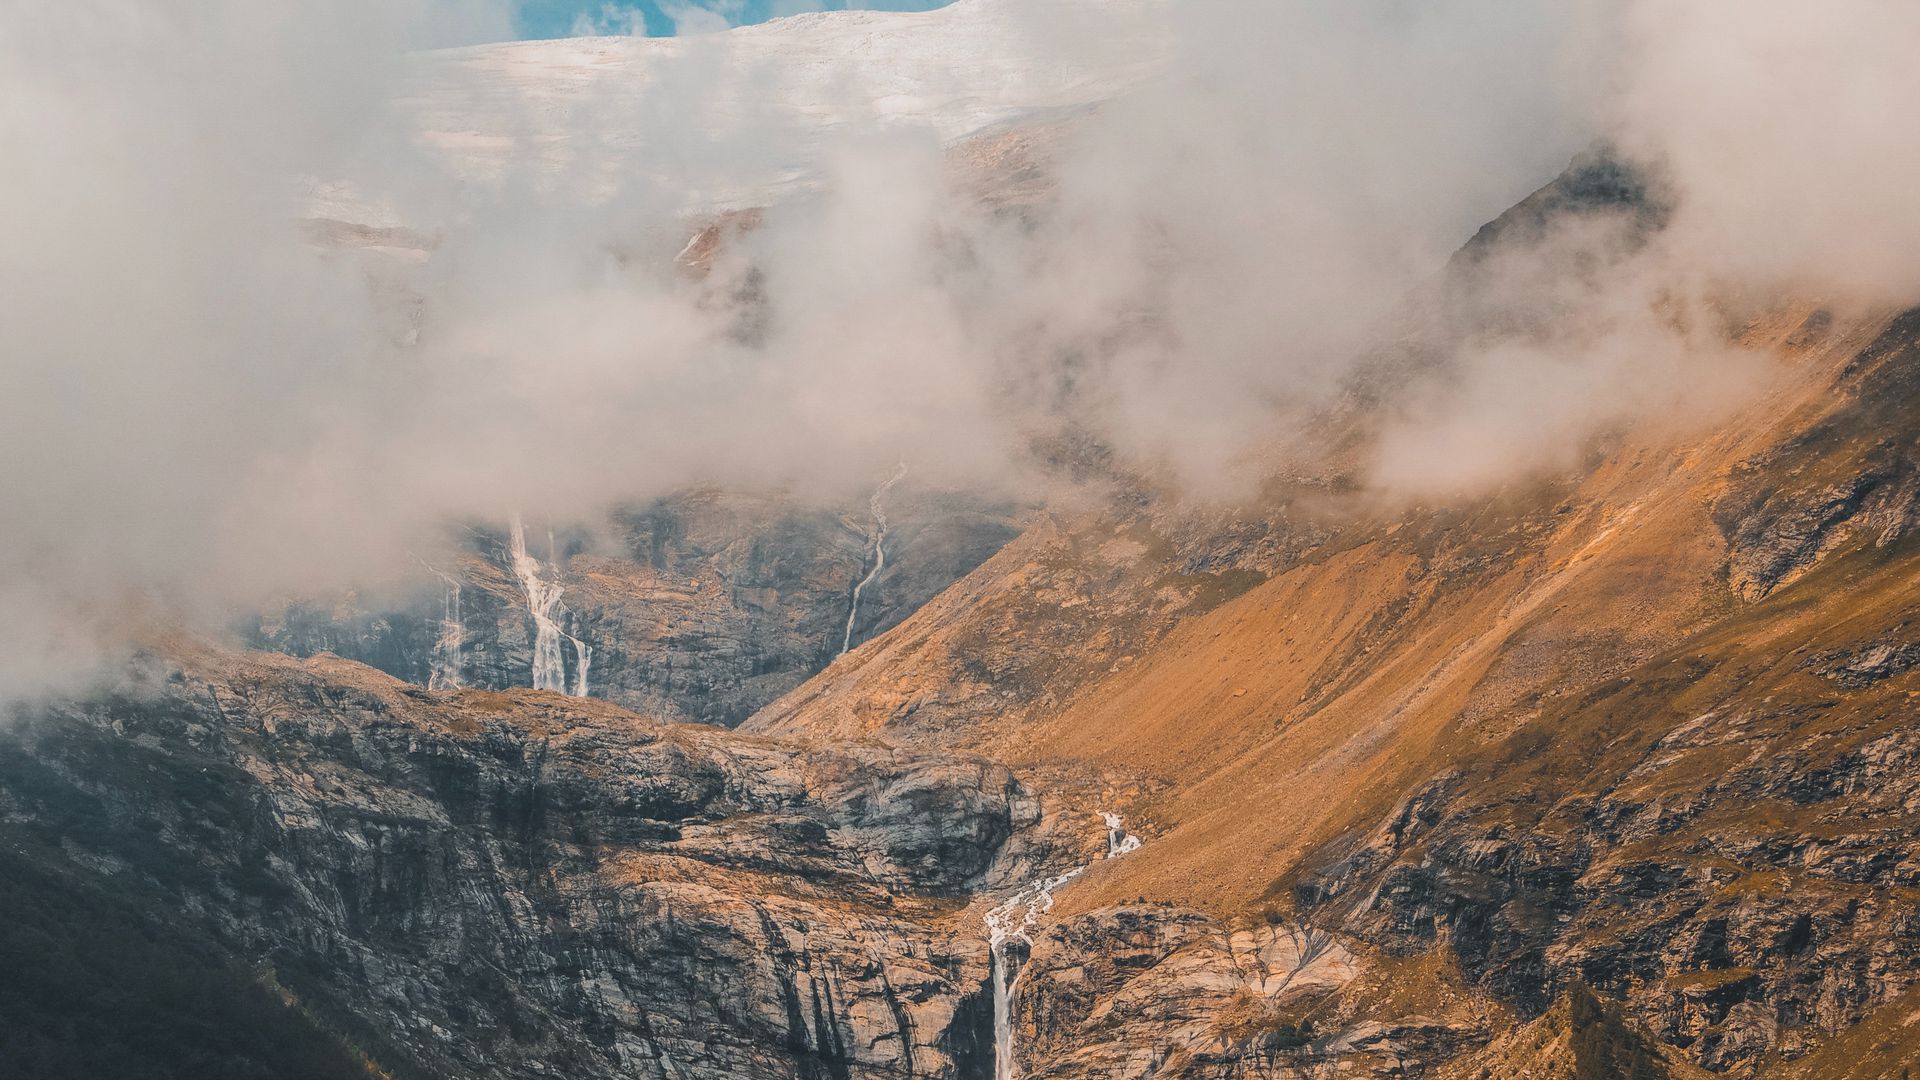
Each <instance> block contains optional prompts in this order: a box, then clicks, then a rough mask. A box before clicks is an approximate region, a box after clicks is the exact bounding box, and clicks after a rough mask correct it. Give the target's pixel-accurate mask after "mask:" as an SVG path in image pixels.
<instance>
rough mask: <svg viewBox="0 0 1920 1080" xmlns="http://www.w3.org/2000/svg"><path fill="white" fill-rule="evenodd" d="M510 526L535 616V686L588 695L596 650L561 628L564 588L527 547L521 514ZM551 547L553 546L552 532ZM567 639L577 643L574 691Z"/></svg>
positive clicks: (516, 569)
mask: <svg viewBox="0 0 1920 1080" xmlns="http://www.w3.org/2000/svg"><path fill="white" fill-rule="evenodd" d="M509 526H510V530H509V532H510V536H509V542H510V545H511V547H510V553H511V555H512V557H513V575H514V577H516V578H519V579H520V588H521V590H522V591H523V592H525V593H526V594H527V611H528V612H530V613H531V614H532V615H533V688H534V689H535V690H556V691H559V692H560V693H562V694H568V693H570V694H572V695H573V696H575V697H586V696H587V671H588V669H589V668H590V667H591V666H592V664H593V650H592V649H590V648H588V647H587V645H586V643H585V642H583V641H581V640H580V639H579V638H577V637H575V636H573V635H572V634H569V633H567V632H566V631H564V630H562V629H560V614H561V612H563V611H565V610H566V609H565V607H564V606H562V605H561V603H560V594H561V592H562V591H563V590H562V588H561V586H560V584H559V583H558V582H553V581H548V580H547V579H546V576H545V574H544V573H543V568H542V567H541V565H540V560H539V559H538V558H536V557H535V556H534V555H533V554H532V553H530V552H529V551H528V550H527V529H526V525H525V524H524V523H523V522H521V520H520V515H519V514H514V515H512V517H511V518H509ZM547 547H548V549H549V550H551V549H552V547H553V538H552V536H551V535H549V536H548V538H547ZM563 638H564V639H565V640H567V641H568V642H570V643H572V645H573V654H574V671H575V673H576V685H575V688H574V689H572V690H569V689H567V660H566V654H565V653H564V651H563V650H562V649H561V647H560V642H561V639H563Z"/></svg>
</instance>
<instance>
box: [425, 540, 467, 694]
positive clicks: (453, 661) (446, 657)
mask: <svg viewBox="0 0 1920 1080" xmlns="http://www.w3.org/2000/svg"><path fill="white" fill-rule="evenodd" d="M421 565H422V566H425V567H426V568H427V569H428V570H430V571H432V572H433V574H434V576H435V577H438V578H439V579H440V580H441V581H442V582H444V583H445V584H446V586H447V591H446V593H445V594H444V595H443V596H442V597H441V598H440V636H439V637H437V638H435V639H434V642H433V655H432V657H431V658H429V660H428V667H427V689H429V690H458V689H459V688H460V687H462V686H464V685H465V684H466V679H465V676H464V674H463V672H464V670H465V661H464V658H463V657H462V655H461V651H462V649H463V648H464V647H465V646H466V643H467V624H466V619H465V618H464V617H463V615H462V613H461V610H460V579H459V578H456V577H454V576H453V575H452V574H448V573H446V572H444V571H441V570H439V569H436V568H435V567H433V566H432V565H431V564H428V563H426V562H424V561H423V562H422V563H421Z"/></svg>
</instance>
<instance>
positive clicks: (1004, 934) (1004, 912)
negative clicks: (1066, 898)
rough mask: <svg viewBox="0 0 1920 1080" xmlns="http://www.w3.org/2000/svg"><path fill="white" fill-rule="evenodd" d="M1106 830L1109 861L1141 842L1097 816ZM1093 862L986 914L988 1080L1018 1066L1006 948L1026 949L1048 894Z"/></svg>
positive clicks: (1013, 1077) (1013, 974)
mask: <svg viewBox="0 0 1920 1080" xmlns="http://www.w3.org/2000/svg"><path fill="white" fill-rule="evenodd" d="M1100 820H1101V821H1102V822H1103V823H1104V824H1105V825H1106V827H1107V853H1106V855H1105V856H1104V857H1105V858H1108V859H1117V858H1119V857H1120V856H1122V855H1126V854H1128V853H1130V852H1133V851H1136V850H1138V849H1139V847H1140V843H1141V840H1140V838H1139V837H1137V836H1134V835H1133V834H1132V833H1129V832H1127V831H1126V829H1125V828H1124V827H1123V824H1122V822H1121V819H1120V815H1118V814H1114V813H1109V812H1102V813H1101V815H1100ZM1092 865H1093V864H1092V863H1087V864H1086V865H1084V866H1076V867H1074V868H1073V869H1071V870H1068V871H1066V872H1065V873H1062V874H1056V875H1055V876H1053V877H1049V878H1043V879H1041V880H1039V881H1032V882H1028V883H1027V884H1025V885H1022V886H1020V887H1019V888H1017V889H1015V890H1014V891H1013V893H1012V894H1011V895H1009V896H1008V897H1007V899H1005V900H1004V901H1002V902H1001V903H1000V904H999V905H998V906H997V907H994V908H993V909H991V910H990V911H988V912H987V915H986V924H987V952H988V957H989V965H990V966H991V968H992V972H991V977H992V980H993V1078H994V1080H1019V1075H1020V1066H1019V1062H1018V1060H1017V1059H1016V1057H1015V1056H1014V1047H1013V992H1014V990H1015V989H1017V988H1018V987H1019V985H1020V974H1021V973H1020V972H1018V971H1012V970H1011V966H1012V965H1011V961H1010V960H1009V958H1008V951H1007V945H1008V943H1010V942H1013V941H1019V942H1020V943H1021V944H1023V945H1025V946H1027V948H1029V949H1031V948H1032V947H1033V930H1034V928H1035V927H1036V926H1038V925H1039V924H1040V920H1041V919H1043V918H1045V917H1046V915H1047V913H1048V912H1050V911H1052V910H1053V894H1054V891H1055V890H1057V889H1059V888H1060V887H1061V886H1062V885H1065V884H1066V883H1067V882H1069V881H1072V880H1073V879H1074V878H1077V877H1079V876H1080V875H1081V874H1084V873H1086V872H1087V869H1088V867H1090V866H1092Z"/></svg>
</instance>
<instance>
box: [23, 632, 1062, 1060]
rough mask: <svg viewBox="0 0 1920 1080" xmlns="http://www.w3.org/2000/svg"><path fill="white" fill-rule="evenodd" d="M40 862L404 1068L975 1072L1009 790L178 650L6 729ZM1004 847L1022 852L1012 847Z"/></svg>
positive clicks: (985, 1048) (1016, 801) (535, 703)
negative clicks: (979, 917) (988, 913)
mask: <svg viewBox="0 0 1920 1080" xmlns="http://www.w3.org/2000/svg"><path fill="white" fill-rule="evenodd" d="M0 738H4V740H5V742H6V744H7V745H6V746H5V748H4V750H3V751H0V758H3V759H4V764H0V816H3V818H4V823H5V824H4V831H5V833H6V835H7V837H8V838H10V840H11V841H14V842H18V843H22V844H28V843H36V842H37V843H42V844H46V845H54V846H57V848H58V849H59V850H61V851H62V852H63V853H64V855H65V857H66V858H67V859H69V860H72V861H74V862H77V863H79V864H81V865H84V866H86V867H88V868H90V869H92V870H94V871H96V872H98V873H99V874H100V875H102V877H103V878H104V879H105V880H106V881H107V882H108V884H109V885H110V886H112V887H115V888H120V889H122V890H123V891H124V890H134V889H136V888H138V889H146V890H151V891H154V892H156V893H157V894H158V895H160V896H161V897H163V899H162V901H161V904H162V906H164V907H166V908H168V909H170V910H172V911H174V912H177V913H180V916H181V918H183V919H185V920H187V921H188V922H190V923H192V924H195V927H196V929H197V930H200V931H204V932H207V933H210V934H211V935H213V936H214V937H215V938H216V939H217V940H219V941H221V942H222V943H224V944H225V946H226V947H227V948H229V949H231V950H233V952H234V953H235V954H237V955H238V956H240V957H242V958H245V959H246V960H248V961H249V962H251V963H254V964H257V965H264V966H265V967H267V968H270V969H271V971H272V972H273V973H274V978H275V979H276V980H277V982H278V983H279V984H281V985H285V986H289V987H292V988H293V990H294V991H295V992H296V993H298V994H299V995H302V996H303V997H306V998H309V999H311V1000H312V1001H313V1002H314V1003H315V1005H316V1007H325V1008H326V1009H327V1010H329V1011H330V1012H332V1013H334V1014H338V1015H344V1016H347V1017H350V1018H351V1019H352V1020H353V1021H354V1022H355V1023H357V1024H358V1025H360V1026H362V1027H364V1028H365V1029H368V1030H372V1031H377V1032H380V1033H382V1036H383V1038H384V1040H385V1042H386V1043H387V1044H388V1046H389V1047H390V1048H392V1049H391V1052H392V1053H393V1054H395V1055H396V1056H397V1057H398V1058H399V1060H395V1061H391V1062H384V1061H383V1062H382V1064H383V1065H390V1066H392V1067H396V1068H402V1069H403V1070H405V1069H411V1070H414V1071H415V1072H416V1073H418V1074H424V1075H437V1076H471V1077H509V1076H513V1077H519V1076H546V1075H551V1076H567V1077H590V1076H606V1077H615V1076H621V1077H627V1076H631V1077H655V1076H671V1077H690V1078H697V1077H716V1078H717V1077H767V1078H775V1077H779V1078H788V1077H795V1076H802V1077H882V1076H894V1077H906V1076H915V1077H921V1076H924V1077H953V1078H961V1077H984V1076H987V1075H989V1072H988V1070H989V1069H990V1062H991V1047H990V1045H989V1044H990V1042H991V1030H992V1028H991V1019H990V1015H989V1014H988V1012H987V1011H986V1009H987V1002H986V998H985V997H984V996H983V994H982V990H983V987H984V986H985V984H986V980H987V955H986V947H985V944H984V942H983V941H982V940H980V937H979V934H978V928H977V924H976V923H975V922H974V921H973V920H971V919H970V918H967V917H965V916H963V915H961V914H960V909H961V908H962V907H963V906H964V904H965V901H966V898H967V896H968V895H969V894H970V892H971V890H973V889H975V888H978V887H980V886H981V885H982V884H983V883H986V882H988V881H991V880H994V875H995V867H996V865H997V864H998V863H1001V862H1004V861H1006V860H1007V859H1009V858H1010V857H1011V856H1012V852H1010V850H1009V839H1010V838H1011V837H1013V836H1014V835H1015V834H1016V832H1018V831H1022V830H1026V829H1029V828H1030V827H1031V826H1033V825H1034V824H1035V823H1036V822H1037V820H1038V819H1039V817H1040V809H1039V805H1038V804H1037V803H1036V802H1035V800H1034V799H1033V798H1032V797H1030V796H1029V795H1028V794H1027V793H1026V792H1025V790H1024V789H1023V788H1022V787H1021V786H1020V785H1019V784H1018V783H1017V782H1016V781H1015V780H1014V778H1013V777H1012V775H1011V774H1010V773H1008V772H1007V771H1006V770H1005V769H1004V768H1002V767H1000V766H997V765H993V764H989V763H986V762H982V761H979V760H969V759H961V758H942V757H929V756H914V755H907V754H902V753H896V752H893V751H888V750H884V749H871V748H848V749H844V750H841V751H833V752H828V751H807V752H796V751H795V750H794V749H793V748H791V747H787V746H782V745H779V744H776V743H771V742H767V741H763V740H757V739H748V738H745V737H740V736H734V735H730V734H727V733H724V732H718V731H713V730H711V729H704V728H698V727H691V728H690V727H685V726H669V725H662V724H658V723H654V722H651V721H646V720H642V719H640V718H638V717H635V716H633V715H630V714H628V713H625V712H622V711H620V710H618V709H614V708H612V707H610V706H605V705H601V704H598V703H593V702H578V701H574V700H571V699H566V698H562V697H559V696H557V695H552V694H546V693H534V692H522V693H515V694H506V695H503V694H491V693H484V692H473V691H468V692H462V693H458V694H440V693H431V692H427V691H423V690H418V689H415V688H409V687H406V686H404V685H403V684H399V683H396V682H394V681H392V680H390V679H388V678H386V677H385V676H381V675H378V674H376V673H373V672H370V671H368V670H367V669H365V668H361V667H360V666H358V665H354V664H348V663H345V662H342V661H333V660H318V661H309V662H306V663H305V664H302V663H299V662H296V661H292V660H286V659H275V658H271V657H268V658H260V659H239V658H233V657H225V656H217V655H203V656H199V657H196V658H195V659H193V660H191V661H190V662H189V663H187V664H186V665H184V666H173V665H170V664H162V663H159V662H157V661H156V662H153V663H150V664H148V665H147V668H146V671H145V673H144V675H143V677H142V678H141V679H140V680H139V681H138V683H137V684H136V685H133V686H130V687H128V688H126V689H124V690H123V691H121V692H117V693H114V694H112V695H107V696H102V697H98V698H94V699H90V700H86V701H81V702H74V703H68V704H63V705H57V706H50V707H45V708H41V709H38V710H35V711H34V712H33V713H32V714H30V715H26V716H23V717H21V718H20V719H18V720H17V721H16V722H14V723H12V724H10V725H9V726H8V727H7V728H5V729H4V730H3V731H0ZM1029 854H1031V852H1029Z"/></svg>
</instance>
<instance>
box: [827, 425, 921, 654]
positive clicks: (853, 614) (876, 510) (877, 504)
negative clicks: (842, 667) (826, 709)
mask: <svg viewBox="0 0 1920 1080" xmlns="http://www.w3.org/2000/svg"><path fill="white" fill-rule="evenodd" d="M906 475H907V463H906V462H904V461H903V462H901V463H900V467H899V468H897V469H895V470H894V471H893V475H892V476H889V477H887V479H886V482H885V483H883V484H881V485H880V486H879V487H877V488H875V489H874V491H873V495H872V497H871V498H869V499H868V500H867V510H868V511H869V512H870V513H872V514H873V569H872V570H869V571H868V572H867V576H866V577H863V578H861V579H860V580H859V581H857V582H854V585H853V603H852V604H851V605H850V606H849V607H848V608H847V632H846V634H845V635H844V636H842V637H841V639H840V653H839V655H841V656H845V655H846V654H847V652H848V651H849V650H851V649H852V648H853V622H854V620H855V619H858V618H859V617H860V593H861V592H862V591H863V590H865V589H866V587H867V585H868V584H870V583H871V582H872V581H873V579H874V578H877V577H879V576H880V571H881V570H883V569H885V568H886V565H887V512H886V506H885V501H886V497H887V492H888V490H890V489H891V488H892V487H893V485H895V484H897V483H899V482H900V480H901V478H902V477H904V476H906Z"/></svg>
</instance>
